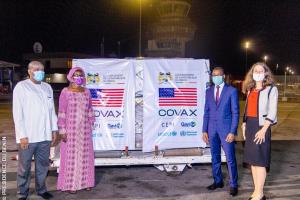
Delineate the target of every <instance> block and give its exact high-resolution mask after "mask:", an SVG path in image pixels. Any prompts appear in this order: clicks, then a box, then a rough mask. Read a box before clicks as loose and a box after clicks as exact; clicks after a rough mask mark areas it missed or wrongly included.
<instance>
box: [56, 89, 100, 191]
mask: <svg viewBox="0 0 300 200" xmlns="http://www.w3.org/2000/svg"><path fill="white" fill-rule="evenodd" d="M94 121H95V117H94V114H93V110H92V107H91V96H90V92H89V90H88V89H85V91H84V92H73V91H70V90H68V89H67V88H64V89H63V90H62V92H61V94H60V97H59V110H58V128H59V132H60V133H61V134H66V136H67V141H66V142H63V141H62V142H61V149H60V168H59V175H58V182H57V189H58V190H62V191H76V190H81V189H85V188H91V187H94V185H95V167H94V150H93V141H92V125H93V123H94Z"/></svg>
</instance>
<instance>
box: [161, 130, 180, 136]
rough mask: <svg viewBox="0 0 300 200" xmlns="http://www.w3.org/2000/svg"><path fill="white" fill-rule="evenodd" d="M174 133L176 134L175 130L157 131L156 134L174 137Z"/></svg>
mask: <svg viewBox="0 0 300 200" xmlns="http://www.w3.org/2000/svg"><path fill="white" fill-rule="evenodd" d="M176 135H177V132H176V131H171V132H161V133H158V136H168V137H170V136H171V137H174V136H176Z"/></svg>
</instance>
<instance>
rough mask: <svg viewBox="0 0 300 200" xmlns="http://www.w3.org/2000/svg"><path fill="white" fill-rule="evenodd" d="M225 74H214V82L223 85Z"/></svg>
mask: <svg viewBox="0 0 300 200" xmlns="http://www.w3.org/2000/svg"><path fill="white" fill-rule="evenodd" d="M223 81H224V80H223V76H213V77H212V82H213V83H214V84H215V85H221V84H222V83H223Z"/></svg>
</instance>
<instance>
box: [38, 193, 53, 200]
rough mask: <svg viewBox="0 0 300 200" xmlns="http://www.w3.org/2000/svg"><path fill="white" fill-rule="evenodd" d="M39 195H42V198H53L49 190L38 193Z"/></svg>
mask: <svg viewBox="0 0 300 200" xmlns="http://www.w3.org/2000/svg"><path fill="white" fill-rule="evenodd" d="M38 195H39V196H40V197H42V198H43V199H51V198H53V195H52V194H50V193H49V192H44V193H43V194H38Z"/></svg>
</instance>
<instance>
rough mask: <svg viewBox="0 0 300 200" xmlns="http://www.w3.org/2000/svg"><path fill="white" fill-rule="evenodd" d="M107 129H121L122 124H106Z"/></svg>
mask: <svg viewBox="0 0 300 200" xmlns="http://www.w3.org/2000/svg"><path fill="white" fill-rule="evenodd" d="M107 127H108V128H109V129H121V128H122V124H121V123H116V124H110V123H108V124H107Z"/></svg>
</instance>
